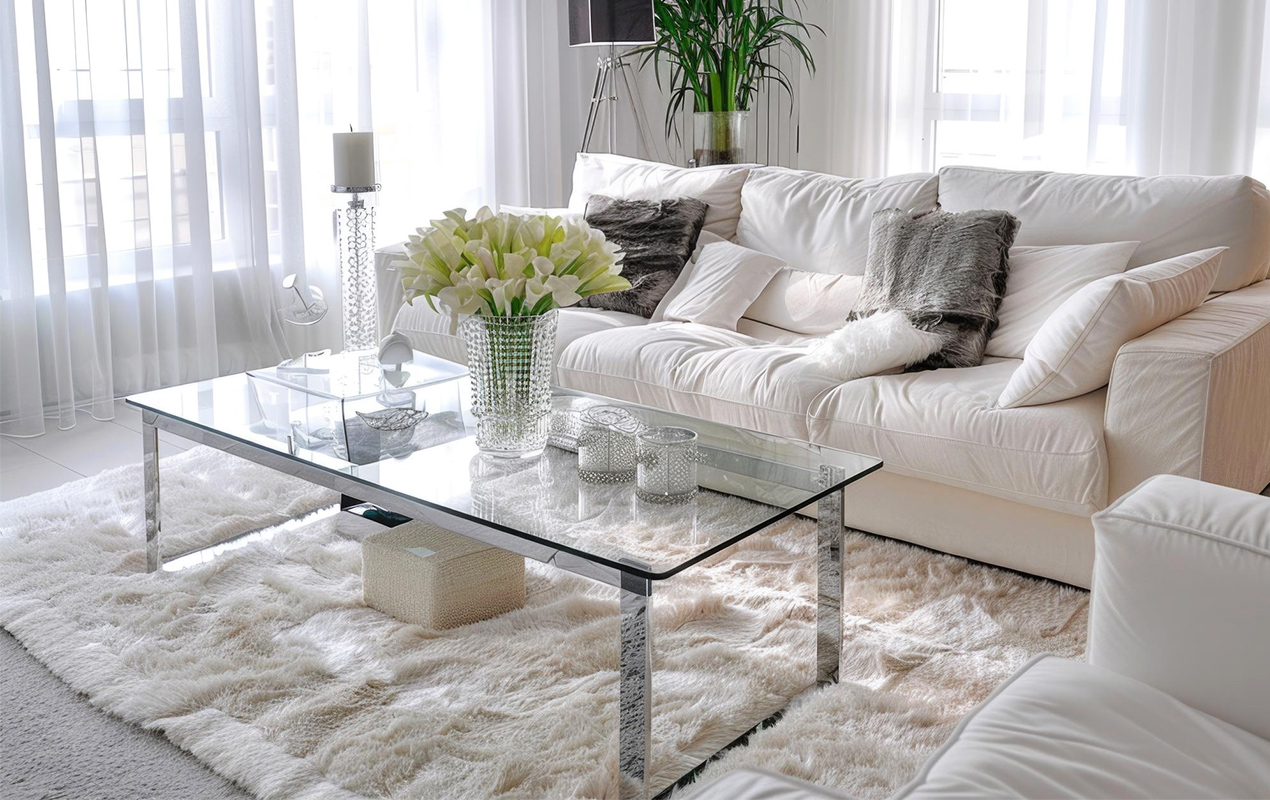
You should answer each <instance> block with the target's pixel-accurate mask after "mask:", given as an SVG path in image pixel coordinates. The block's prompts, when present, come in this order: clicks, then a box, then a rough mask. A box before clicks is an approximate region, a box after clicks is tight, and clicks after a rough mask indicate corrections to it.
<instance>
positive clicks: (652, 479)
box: [635, 427, 701, 505]
mask: <svg viewBox="0 0 1270 800" xmlns="http://www.w3.org/2000/svg"><path fill="white" fill-rule="evenodd" d="M635 440H636V442H637V445H636V446H637V454H636V462H637V463H638V465H639V467H638V476H637V478H636V481H635V495H636V496H637V497H638V498H639V499H641V500H646V501H648V502H650V503H659V504H662V505H669V504H672V503H687V502H690V501H691V500H692V498H694V497H696V495H697V464H698V463H700V461H701V454H700V451H699V450H698V449H697V433H696V431H692V430H689V429H687V428H674V427H663V428H646V429H645V430H644V431H642V432H641V433H640V434H639V435H638V436H637V437H635Z"/></svg>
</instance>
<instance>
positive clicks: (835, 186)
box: [736, 167, 939, 275]
mask: <svg viewBox="0 0 1270 800" xmlns="http://www.w3.org/2000/svg"><path fill="white" fill-rule="evenodd" d="M938 184H939V179H938V177H937V176H935V175H932V174H930V173H914V174H911V175H896V176H894V177H891V178H881V179H878V180H860V179H858V178H839V177H837V176H834V175H822V174H820V173H816V172H803V171H800V170H793V169H786V168H784V167H760V168H756V169H753V170H751V171H750V175H749V179H748V180H746V182H745V186H744V187H743V188H742V189H741V215H740V220H739V221H738V223H737V228H736V241H737V244H742V245H745V246H746V247H749V248H752V249H754V250H760V251H762V252H764V253H771V254H772V255H774V256H776V257H778V258H781V259H784V260H785V262H786V263H787V264H790V265H792V266H795V267H798V268H800V269H806V270H811V271H813V272H831V273H842V274H847V275H863V274H864V265H865V262H866V261H867V260H868V256H869V226H870V224H871V223H872V221H873V214H874V212H875V211H880V210H882V209H884V208H898V209H901V210H904V211H913V212H915V213H922V212H926V211H933V210H935V208H936V204H937V202H938V196H937V195H938Z"/></svg>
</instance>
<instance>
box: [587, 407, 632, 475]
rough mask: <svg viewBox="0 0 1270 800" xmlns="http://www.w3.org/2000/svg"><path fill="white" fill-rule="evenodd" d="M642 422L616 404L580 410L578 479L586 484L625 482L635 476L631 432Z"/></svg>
mask: <svg viewBox="0 0 1270 800" xmlns="http://www.w3.org/2000/svg"><path fill="white" fill-rule="evenodd" d="M643 427H644V426H643V423H641V422H640V421H639V420H638V419H636V418H635V417H634V416H632V415H631V413H630V412H629V411H627V410H626V409H624V408H618V407H617V406H596V407H594V408H589V409H587V410H586V411H584V412H582V433H581V435H579V436H578V478H579V479H580V480H582V481H585V482H586V483H626V482H627V481H631V480H634V479H635V435H636V434H637V433H639V432H640V431H641V430H642V429H643Z"/></svg>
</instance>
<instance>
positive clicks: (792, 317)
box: [744, 267, 864, 336]
mask: <svg viewBox="0 0 1270 800" xmlns="http://www.w3.org/2000/svg"><path fill="white" fill-rule="evenodd" d="M863 287H864V276H863V275H830V274H827V273H823V272H810V271H808V270H805V269H798V268H797V267H785V268H784V269H782V270H781V271H780V272H778V273H776V275H775V276H773V277H772V280H771V281H770V282H769V283H768V284H767V286H766V287H765V288H764V289H763V292H762V293H761V294H760V295H759V296H758V297H757V298H755V300H754V302H753V303H752V304H751V305H750V307H749V308H747V309H746V310H745V317H744V318H745V319H749V320H753V321H754V322H760V323H762V324H764V325H771V326H772V327H775V328H782V329H784V330H787V331H790V332H791V333H801V334H804V335H807V336H823V335H825V334H826V333H833V332H834V331H836V330H838V329H839V328H841V327H842V326H843V324H844V323H845V322H846V321H847V314H848V313H850V312H851V311H852V310H853V309H854V308H855V307H856V304H857V303H858V302H860V290H861V289H862V288H863Z"/></svg>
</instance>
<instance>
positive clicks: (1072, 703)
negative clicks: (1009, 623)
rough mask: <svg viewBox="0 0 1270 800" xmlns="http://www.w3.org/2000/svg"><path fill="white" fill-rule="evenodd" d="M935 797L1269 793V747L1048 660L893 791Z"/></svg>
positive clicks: (1142, 692)
mask: <svg viewBox="0 0 1270 800" xmlns="http://www.w3.org/2000/svg"><path fill="white" fill-rule="evenodd" d="M778 796H779V795H778ZM936 797H939V798H948V797H965V798H1006V797H1009V798H1038V797H1045V798H1066V797H1072V798H1086V797H1103V798H1121V797H1125V798H1128V797H1151V798H1174V797H1195V798H1198V797H1270V742H1267V741H1265V740H1264V739H1260V738H1258V737H1256V736H1254V735H1252V734H1251V733H1248V732H1247V731H1244V730H1242V729H1240V728H1236V727H1235V726H1233V725H1230V724H1229V723H1226V722H1222V721H1221V720H1219V719H1217V718H1215V717H1210V716H1209V715H1207V714H1204V713H1202V712H1200V711H1196V710H1195V709H1193V708H1191V707H1190V706H1187V705H1185V704H1184V703H1182V702H1181V701H1179V700H1176V699H1174V698H1173V697H1171V696H1169V695H1167V694H1165V693H1164V692H1161V691H1159V690H1158V689H1153V688H1151V687H1149V686H1147V685H1146V684H1144V683H1139V682H1138V681H1135V680H1133V679H1131V678H1126V677H1124V676H1123V675H1118V674H1116V673H1114V672H1111V671H1110V670H1105V669H1102V668H1101V667H1094V666H1090V665H1088V664H1083V663H1080V662H1077V661H1070V660H1067V659H1062V658H1056V657H1053V656H1049V657H1041V658H1039V659H1037V660H1034V661H1032V662H1031V663H1029V664H1028V665H1027V666H1025V667H1024V668H1023V669H1022V670H1020V671H1019V672H1018V673H1016V674H1015V675H1014V677H1012V678H1011V679H1010V680H1009V681H1007V682H1006V683H1005V684H1004V685H1003V686H1002V687H1001V688H999V689H997V691H996V692H994V693H993V695H992V697H990V698H988V700H987V701H985V702H984V703H983V704H982V705H980V706H979V707H978V708H977V709H975V710H974V711H972V712H971V713H970V715H969V716H968V717H966V719H965V720H963V721H962V723H961V724H960V725H959V726H958V728H957V730H956V731H955V732H954V733H953V735H952V737H951V738H950V739H949V741H948V742H947V743H946V744H945V745H944V746H943V747H942V748H941V749H940V750H939V751H938V752H937V753H936V754H935V755H934V756H933V757H932V758H931V759H930V760H929V761H927V762H926V765H925V766H923V767H922V770H921V772H920V773H918V776H917V777H916V778H915V779H914V780H913V781H912V782H911V783H909V785H908V786H906V787H905V788H904V789H903V790H901V791H900V792H899V793H898V794H897V795H896V798H908V799H909V800H918V799H919V798H923V799H924V798H936Z"/></svg>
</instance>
